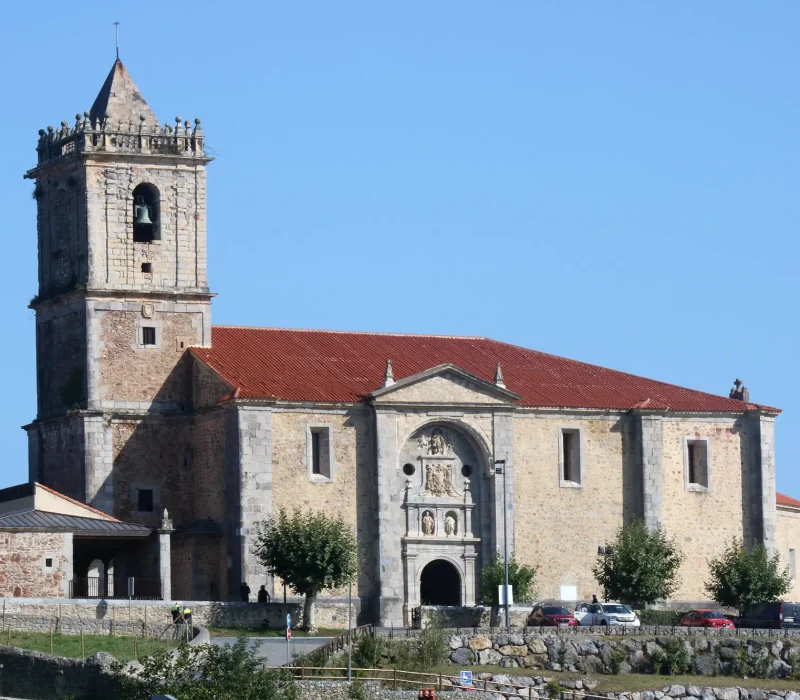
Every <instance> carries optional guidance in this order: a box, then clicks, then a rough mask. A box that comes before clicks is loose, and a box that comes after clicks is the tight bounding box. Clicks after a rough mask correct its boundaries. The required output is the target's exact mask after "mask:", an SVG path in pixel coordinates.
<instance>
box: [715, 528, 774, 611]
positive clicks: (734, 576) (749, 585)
mask: <svg viewBox="0 0 800 700" xmlns="http://www.w3.org/2000/svg"><path fill="white" fill-rule="evenodd" d="M709 570H710V572H711V579H710V580H709V581H708V582H706V584H705V589H706V591H707V592H708V594H709V595H710V596H711V598H712V599H713V600H715V601H717V602H718V603H719V604H720V605H726V606H728V607H731V608H737V609H738V610H739V612H742V610H744V609H745V608H746V607H747V606H748V605H752V604H753V603H769V602H771V601H773V600H778V599H780V597H781V596H782V595H784V594H785V593H786V592H787V591H788V590H789V572H788V571H787V570H786V569H784V568H783V566H782V565H781V562H780V555H779V554H777V553H776V554H775V555H774V556H772V557H770V556H769V554H768V553H767V550H766V549H765V548H764V546H763V545H760V544H759V545H755V546H754V547H752V548H750V549H747V548H745V546H744V544H743V543H742V541H741V540H740V539H737V538H735V537H734V538H733V540H731V542H730V544H729V545H728V546H727V547H726V548H725V550H724V551H723V552H722V554H721V555H720V556H719V557H718V558H716V559H712V560H711V561H710V562H709Z"/></svg>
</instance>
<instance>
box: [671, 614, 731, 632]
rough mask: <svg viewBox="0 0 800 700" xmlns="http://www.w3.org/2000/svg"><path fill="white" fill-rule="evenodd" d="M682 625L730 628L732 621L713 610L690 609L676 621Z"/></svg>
mask: <svg viewBox="0 0 800 700" xmlns="http://www.w3.org/2000/svg"><path fill="white" fill-rule="evenodd" d="M678 624H680V625H681V626H682V627H709V628H711V629H722V628H730V629H733V622H732V621H731V620H729V619H728V618H727V617H725V616H724V615H723V614H722V613H719V612H716V611H715V610H690V611H689V612H687V613H686V614H685V615H684V616H683V617H682V618H681V621H680V622H679V623H678Z"/></svg>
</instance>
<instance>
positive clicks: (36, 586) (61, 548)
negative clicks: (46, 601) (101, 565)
mask: <svg viewBox="0 0 800 700" xmlns="http://www.w3.org/2000/svg"><path fill="white" fill-rule="evenodd" d="M47 559H50V560H51V566H49V567H48V566H47ZM71 578H72V533H71V532H70V533H60V532H0V596H2V597H5V596H12V597H13V596H16V597H19V596H26V597H33V596H35V597H40V596H41V597H49V596H52V597H58V596H64V595H68V593H69V581H70V579H71Z"/></svg>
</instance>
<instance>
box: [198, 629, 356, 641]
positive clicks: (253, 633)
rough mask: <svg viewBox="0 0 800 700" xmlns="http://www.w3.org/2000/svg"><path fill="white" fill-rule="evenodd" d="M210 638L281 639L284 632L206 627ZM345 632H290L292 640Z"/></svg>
mask: <svg viewBox="0 0 800 700" xmlns="http://www.w3.org/2000/svg"><path fill="white" fill-rule="evenodd" d="M207 629H208V631H209V632H210V633H211V636H212V637H238V636H240V635H244V636H245V637H283V636H284V635H285V634H286V630H285V629H284V628H283V627H280V628H277V629H264V628H262V627H208V628H207ZM344 632H345V630H334V629H328V628H326V627H320V628H319V629H318V630H317V633H316V634H309V633H308V632H306V631H305V630H296V629H293V630H292V639H296V638H297V637H338V636H339V635H340V634H342V633H344Z"/></svg>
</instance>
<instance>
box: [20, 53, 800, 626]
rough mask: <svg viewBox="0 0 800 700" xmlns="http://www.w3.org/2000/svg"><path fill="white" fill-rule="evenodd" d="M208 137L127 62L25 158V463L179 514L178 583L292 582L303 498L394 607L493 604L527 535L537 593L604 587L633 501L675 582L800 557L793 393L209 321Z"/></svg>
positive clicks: (94, 504) (430, 342) (199, 595)
mask: <svg viewBox="0 0 800 700" xmlns="http://www.w3.org/2000/svg"><path fill="white" fill-rule="evenodd" d="M205 139H206V134H205V133H204V131H203V128H202V126H201V123H200V120H199V119H195V120H194V121H184V120H183V119H181V118H177V119H175V121H174V122H173V123H167V124H164V123H161V122H159V121H158V119H157V118H156V116H155V114H154V112H153V111H152V110H151V108H150V106H149V105H148V104H147V102H146V101H145V99H144V97H143V96H142V94H141V93H140V92H139V90H138V89H137V87H136V85H135V84H134V82H133V80H132V79H131V76H130V75H129V74H128V72H127V71H126V69H125V67H124V66H123V64H122V63H121V62H120V61H119V60H117V61H116V62H115V63H114V66H113V67H112V69H111V72H110V73H109V75H108V77H107V79H106V81H105V83H104V84H103V86H102V88H101V90H100V93H99V94H98V95H97V98H96V99H95V101H94V104H93V105H92V107H91V109H90V110H89V111H87V112H84V113H83V114H81V115H77V116H76V118H75V122H74V123H72V122H69V123H68V122H61V125H60V126H59V127H57V128H53V127H49V128H48V129H46V130H41V131H40V132H39V141H38V145H37V154H38V160H37V163H36V165H35V167H33V168H32V169H31V170H30V171H28V173H27V174H26V177H27V178H30V179H31V180H33V181H34V182H35V189H34V196H35V199H36V202H37V209H38V215H37V230H38V248H39V267H38V276H39V289H38V293H37V295H36V297H35V298H34V299H33V300H32V302H31V307H32V308H33V309H34V311H35V314H36V348H37V359H36V367H37V394H38V404H37V406H38V412H37V416H36V419H35V420H34V421H33V422H32V423H30V424H29V425H27V426H25V429H26V431H27V434H28V439H29V459H30V481H31V482H32V483H33V482H36V483H38V484H41V485H42V486H43V487H46V488H49V489H52V490H54V491H56V492H58V493H60V494H63V495H64V496H65V497H67V498H70V499H74V500H77V501H80V502H81V503H84V504H86V505H88V506H90V507H91V508H92V509H94V510H95V511H98V512H100V513H104V514H108V516H111V517H112V518H115V519H119V520H120V521H124V522H126V523H133V524H139V525H144V526H148V527H150V528H159V526H160V523H161V522H162V518H163V511H164V509H167V510H168V512H169V517H170V519H171V521H172V523H171V526H172V528H174V529H172V530H171V531H170V533H171V534H169V539H170V541H171V549H170V550H167V551H170V552H171V555H170V556H171V569H172V571H171V577H172V581H171V585H172V595H173V596H174V597H175V598H177V599H184V600H186V599H188V600H229V599H236V598H237V597H238V591H239V586H240V584H241V582H242V581H247V582H248V584H249V585H250V586H251V588H252V589H253V590H256V589H257V588H258V587H259V586H260V585H261V584H262V583H266V584H267V586H268V589H270V593H272V595H273V598H280V597H281V596H282V588H281V587H280V586H279V584H278V583H276V582H273V581H272V579H271V578H269V577H268V576H267V575H266V573H265V572H264V570H263V569H262V567H261V566H260V565H259V563H258V561H257V560H256V558H255V557H254V555H253V553H252V547H253V543H254V540H255V537H256V534H257V529H258V526H259V523H261V522H262V521H264V520H265V519H268V518H269V517H270V516H271V515H273V514H274V513H276V512H277V510H278V509H279V508H287V509H292V508H295V507H298V508H302V509H314V510H324V511H326V512H328V513H336V514H341V515H342V516H343V517H344V518H345V519H346V520H347V521H348V522H349V523H351V524H352V526H353V528H354V530H355V531H356V533H357V536H358V542H359V547H360V554H359V562H360V563H359V574H358V581H357V587H355V586H354V595H356V594H357V596H358V598H359V599H360V603H361V610H362V618H363V619H365V620H369V621H373V620H379V621H380V622H381V623H382V624H390V623H394V624H397V625H399V624H403V623H404V622H406V623H407V622H408V621H409V619H410V615H411V612H412V610H413V609H414V608H415V607H417V606H418V605H420V604H421V603H422V602H430V603H434V604H449V605H473V604H475V603H476V602H477V601H478V596H479V584H480V574H481V569H482V567H483V566H485V565H486V564H487V563H488V562H489V561H491V560H492V558H493V557H494V555H495V553H496V552H502V551H503V548H504V543H505V540H506V537H507V538H508V548H509V551H510V552H511V553H512V554H513V555H514V556H515V557H516V558H517V559H518V560H519V561H521V562H524V563H527V564H532V565H536V566H537V567H538V577H537V592H538V596H539V597H540V598H541V599H556V600H564V601H577V600H582V599H587V598H589V597H590V596H591V595H592V594H594V593H598V594H599V593H600V591H599V590H598V586H597V584H596V582H595V581H594V579H593V576H592V573H591V567H592V565H593V563H594V561H595V560H596V558H597V556H598V551H599V550H601V549H602V548H603V547H604V546H605V545H606V543H608V542H609V541H610V540H611V539H612V538H613V537H614V535H615V533H616V531H617V529H618V528H619V527H620V526H621V525H622V524H623V523H625V522H628V521H631V520H632V519H635V518H641V519H643V520H644V521H645V522H646V523H647V524H648V525H651V526H656V525H661V526H663V527H664V529H665V531H666V533H667V534H668V535H669V536H671V537H675V538H677V540H678V542H679V544H680V546H681V547H682V549H683V551H684V553H685V555H686V560H685V562H684V564H683V568H682V570H681V586H680V588H679V590H678V592H677V593H676V599H677V600H680V601H702V600H704V599H705V598H706V594H705V592H704V590H703V582H704V580H705V579H706V576H707V572H708V560H709V559H710V558H711V557H714V556H717V555H718V554H719V553H720V552H721V551H722V549H723V548H724V547H725V545H726V544H727V543H728V542H729V541H730V540H731V538H733V537H740V538H743V539H744V541H745V542H746V543H750V544H752V543H763V544H764V545H766V547H767V548H768V549H769V550H770V551H778V550H780V552H781V556H782V557H784V558H785V559H786V562H787V565H789V566H790V567H791V566H796V563H792V560H791V557H792V556H794V552H795V549H794V547H796V546H797V545H800V502H797V501H794V500H793V499H789V498H785V497H782V498H783V503H782V504H781V505H778V503H777V501H776V499H777V498H778V495H776V491H775V451H774V425H775V418H776V416H777V415H778V414H779V410H778V409H776V408H772V407H770V406H767V405H762V404H759V403H754V402H752V401H751V400H750V397H749V395H748V391H747V390H746V389H745V388H744V387H742V386H741V384H740V383H739V382H738V381H737V383H736V386H735V387H734V389H733V390H731V392H730V394H729V395H725V396H716V395H711V394H707V393H703V392H700V391H694V390H691V389H685V388H681V387H678V386H674V385H670V384H666V383H663V382H659V381H655V380H651V379H645V378H642V377H637V376H633V375H630V374H626V373H624V372H618V371H613V370H609V369H604V368H602V367H596V366H593V365H589V364H586V363H583V362H576V361H573V360H568V359H564V358H561V357H555V356H553V355H548V354H545V353H543V352H539V351H535V350H528V349H526V348H522V347H518V346H514V345H509V344H507V343H503V342H500V341H497V340H491V339H488V338H481V337H452V336H422V335H404V334H389V333H353V332H328V331H315V330H286V329H276V328H243V327H231V326H212V323H211V311H212V297H213V296H214V294H213V293H212V292H211V290H210V289H209V286H208V277H207V263H208V260H207V257H206V235H207V232H206V168H207V167H208V166H209V164H210V163H211V161H212V158H211V157H210V156H209V155H208V153H207V150H206V148H205ZM227 235H235V233H234V232H228V233H227ZM721 388H722V387H721ZM504 519H505V520H506V522H507V526H506V527H505V528H504ZM506 533H507V535H506ZM111 555H112V553H109V556H111ZM142 565H143V564H142V562H141V561H140V559H139V558H137V557H135V556H128V557H125V556H123V555H122V554H117V555H116V556H114V566H115V568H116V571H117V573H118V574H122V575H128V576H136V575H139V567H141V566H142ZM74 575H75V576H76V577H77V576H86V572H79V571H77V570H76V571H75V572H74ZM796 593H797V594H798V595H799V596H800V591H796ZM333 595H341V593H337V592H334V593H333Z"/></svg>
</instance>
